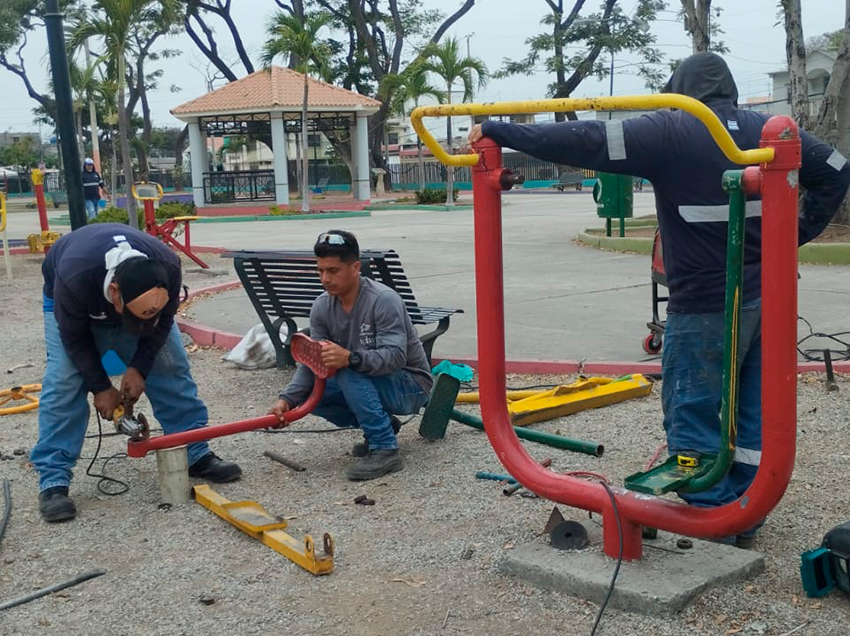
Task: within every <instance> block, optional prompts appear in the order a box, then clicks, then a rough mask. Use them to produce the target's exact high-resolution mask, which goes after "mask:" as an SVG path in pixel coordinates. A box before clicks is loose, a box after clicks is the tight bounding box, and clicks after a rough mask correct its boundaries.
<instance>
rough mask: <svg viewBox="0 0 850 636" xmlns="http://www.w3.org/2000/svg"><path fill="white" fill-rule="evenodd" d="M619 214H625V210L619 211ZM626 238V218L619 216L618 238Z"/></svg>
mask: <svg viewBox="0 0 850 636" xmlns="http://www.w3.org/2000/svg"><path fill="white" fill-rule="evenodd" d="M620 214H625V210H621V211H620ZM625 236H626V217H625V216H620V238H624V237H625Z"/></svg>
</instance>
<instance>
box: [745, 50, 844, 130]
mask: <svg viewBox="0 0 850 636" xmlns="http://www.w3.org/2000/svg"><path fill="white" fill-rule="evenodd" d="M837 57H838V55H837V53H836V51H822V50H817V51H811V52H809V54H808V55H806V75H807V76H808V80H809V114H810V115H812V116H816V115H817V114H818V112H819V111H820V107H821V104H822V103H823V95H824V93H825V92H826V87H827V86H828V85H829V78H830V76H831V75H832V69H833V68H834V67H835V60H836V58H837ZM768 76H769V77H770V83H771V86H772V91H773V94H772V95H768V96H765V97H751V98H749V99H747V100H746V102H745V103H744V104H742V105H741V107H742V108H750V109H752V110H755V111H758V112H760V113H765V114H767V115H790V114H791V75H790V73H788V69H787V67H786V68H784V69H782V70H781V71H774V72H772V73H768Z"/></svg>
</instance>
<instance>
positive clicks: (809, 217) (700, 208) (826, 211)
mask: <svg viewBox="0 0 850 636" xmlns="http://www.w3.org/2000/svg"><path fill="white" fill-rule="evenodd" d="M664 92H667V93H682V94H685V95H689V96H690V97H693V98H695V99H698V100H699V101H701V102H703V103H704V104H706V105H707V106H708V107H709V108H710V109H711V110H712V111H714V113H715V114H716V115H717V117H718V118H719V119H720V121H721V122H723V124H724V125H725V127H726V129H727V130H728V131H729V134H730V135H731V136H732V139H734V140H735V143H736V144H737V145H738V147H739V148H742V149H750V148H758V146H759V138H760V136H761V131H762V128H763V126H764V124H765V123H766V121H767V120H768V118H769V116H768V115H764V114H761V113H756V112H752V111H749V110H739V109H738V106H737V101H738V90H737V88H736V86H735V81H734V80H733V78H732V74H731V73H730V72H729V68H728V67H727V66H726V63H725V62H724V61H723V59H722V58H720V57H718V56H717V55H715V54H713V53H698V54H696V55H693V56H691V57H689V58H688V59H686V60H685V61H684V62H682V64H681V66H679V68H678V69H677V70H676V72H675V73H674V74H673V76H672V77H671V78H670V81H669V82H668V83H667V86H666V87H665V88H664ZM800 135H801V137H802V146H803V156H802V167H801V169H800V174H799V176H800V185H801V186H802V190H803V192H804V194H803V197H802V203H801V208H800V214H799V219H800V221H799V236H800V244H801V245H802V244H803V243H806V242H808V241H810V240H812V239H813V238H815V237H816V236H817V235H818V234H820V233H821V232H822V231H823V229H824V228H825V227H826V226H827V224H828V223H829V221H830V219H831V218H832V217H833V215H834V214H835V212H836V211H837V209H838V208H839V206H840V204H841V202H842V200H843V199H844V197H845V195H846V193H847V188H848V184H850V166H848V164H847V160H846V159H845V158H844V157H843V156H842V155H841V154H840V153H839V152H838V151H837V150H834V149H833V148H831V147H829V146H828V145H826V144H824V143H822V142H821V141H819V140H818V139H816V138H814V137H812V136H811V135H809V134H807V133H806V132H803V131H801V133H800ZM482 136H483V137H489V138H490V139H492V140H494V141H495V142H496V143H498V144H500V145H502V146H507V147H508V148H514V149H516V150H520V151H522V152H526V153H528V154H530V155H533V156H535V157H539V158H540V159H544V160H547V161H552V162H555V163H559V164H566V165H573V166H580V167H582V168H590V169H596V170H604V171H606V172H614V173H622V174H630V175H635V176H638V177H643V178H646V179H648V180H649V181H651V182H652V184H653V187H654V190H655V202H656V209H657V211H658V224H659V227H660V229H661V240H662V243H663V248H664V251H663V253H664V266H665V268H666V270H667V282H668V284H669V291H670V300H669V302H668V305H667V328H666V331H665V340H664V354H663V360H662V366H663V377H664V383H663V388H662V405H663V409H664V427H665V429H666V431H667V444H668V447H669V449H670V453H671V454H678V453H682V452H696V453H716V452H717V451H718V448H719V445H720V443H719V440H720V416H719V413H720V399H721V388H722V373H723V306H724V286H725V273H726V265H725V262H726V231H727V221H728V215H729V212H728V210H729V198H728V195H726V194H725V193H724V192H723V188H722V187H721V176H722V174H723V171H724V170H730V169H735V168H740V167H741V166H737V165H735V164H733V163H732V162H731V161H729V160H728V159H727V158H726V157H725V156H724V155H723V153H722V152H721V151H720V149H719V148H718V147H717V144H716V143H715V142H714V140H713V139H712V138H711V136H710V135H709V133H708V130H707V129H706V128H705V126H704V125H703V124H702V123H701V122H700V121H699V120H697V119H696V118H695V117H693V116H692V115H690V114H688V113H685V112H682V111H659V112H655V113H652V114H649V115H645V116H643V117H635V118H632V119H626V120H625V121H621V120H608V121H586V122H566V123H558V124H547V125H540V126H518V125H514V124H509V123H501V122H497V121H487V122H484V124H483V125H478V126H475V127H474V128H473V129H472V131H471V132H470V135H469V139H470V142H475V141H478V140H479V139H480V138H481V137H482ZM751 199H753V200H750V201H748V202H747V221H746V248H745V249H746V252H745V269H744V305H743V311H742V320H741V324H740V327H739V334H738V355H739V361H738V364H739V367H740V374H739V378H740V380H739V381H740V386H739V396H740V397H739V404H738V448H737V451H736V454H735V461H734V463H733V464H732V467H731V468H730V469H729V472H728V474H727V476H726V477H725V478H724V479H723V480H722V481H721V482H720V483H718V484H717V485H716V486H714V487H713V488H711V489H710V490H707V491H705V492H700V493H692V494H682V495H681V497H682V498H683V499H684V500H685V501H687V502H689V503H691V504H694V505H697V506H719V505H722V504H726V503H729V502H732V501H734V500H736V499H737V498H738V497H740V496H741V495H742V494H743V493H744V491H745V490H746V489H747V487H748V486H749V485H750V483H751V482H752V480H753V478H754V477H755V473H756V470H757V468H758V465H759V460H760V457H761V307H760V298H761V252H760V249H761V201H759V200H755V199H754V198H752V197H751ZM768 319H769V317H768ZM756 530H757V528H752V529H750V530H748V531H746V532H744V533H742V534H741V535H739V536H737V537H727V538H725V539H724V542H726V543H734V544H736V545H737V546H738V547H749V546H750V545H752V542H753V538H754V536H755V532H756Z"/></svg>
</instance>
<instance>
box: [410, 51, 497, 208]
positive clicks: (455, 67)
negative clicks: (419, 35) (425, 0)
mask: <svg viewBox="0 0 850 636" xmlns="http://www.w3.org/2000/svg"><path fill="white" fill-rule="evenodd" d="M420 67H421V70H422V72H424V73H433V74H434V75H437V76H438V77H439V78H440V79H442V80H443V81H444V82H445V84H446V98H447V100H446V101H447V103H449V104H451V103H452V86H453V85H454V84H455V83H457V82H460V83H461V84H462V85H463V98H462V101H464V102H468V101H470V100H471V99H472V96H473V95H474V93H475V89H476V82H473V76H476V77H477V80H478V81H477V88H483V87H484V86H485V85H486V84H487V80H488V79H489V77H490V74H489V72H488V71H487V66H486V65H485V64H484V62H482V61H481V60H480V59H478V58H477V57H469V56H465V57H462V56H461V53H460V46H459V45H458V41H457V39H455V38H451V39H448V40H446V41H445V42H443V43H442V44H429V45H428V46H427V47H425V49H424V50H423V51H422V62H421V65H420ZM446 145H447V146H448V148H447V149H448V152H449V154H452V152H453V148H452V118H451V117H448V118H447V121H446ZM446 175H447V183H446V205H454V197H453V196H452V194H453V190H454V169H453V168H452V167H451V166H447V170H446Z"/></svg>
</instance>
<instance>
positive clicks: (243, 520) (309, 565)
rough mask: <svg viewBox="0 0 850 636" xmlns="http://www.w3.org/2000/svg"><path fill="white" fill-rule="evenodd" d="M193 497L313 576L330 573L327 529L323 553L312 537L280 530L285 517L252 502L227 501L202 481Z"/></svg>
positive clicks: (330, 540)
mask: <svg viewBox="0 0 850 636" xmlns="http://www.w3.org/2000/svg"><path fill="white" fill-rule="evenodd" d="M193 490H194V493H195V500H196V501H197V502H198V503H199V504H201V505H202V506H203V507H204V508H207V509H208V510H211V511H212V512H214V513H215V514H217V515H218V516H219V517H221V518H222V519H224V520H225V521H227V522H228V523H230V524H232V525H234V526H236V527H237V528H239V529H240V530H241V531H242V532H244V533H245V534H247V535H249V536H251V537H253V538H254V539H256V540H257V541H259V542H260V543H262V544H264V545H266V546H268V547H270V548H271V549H272V550H274V551H275V552H279V553H280V554H282V555H283V556H285V557H286V558H287V559H289V560H290V561H292V562H293V563H295V564H296V565H300V566H301V567H302V568H304V569H305V570H307V571H308V572H310V573H312V574H315V575H322V574H330V573H331V572H333V567H334V561H333V555H334V541H333V537H331V535H330V534H328V533H327V532H326V533H325V534H324V536H323V537H322V547H323V550H324V555H318V554H316V547H315V544H314V543H313V537H311V536H310V535H309V534H308V535H305V536H304V539H303V540H300V541H299V540H298V539H296V538H295V537H293V536H291V535H289V534H287V533H286V532H284V531H283V529H284V528H286V527H287V525H288V524H287V523H286V520H285V519H283V518H281V517H276V516H273V515H272V514H270V513H269V512H268V511H267V510H266V509H265V508H263V507H262V506H261V505H260V504H258V503H257V502H255V501H230V500H228V499H226V498H225V497H222V496H221V495H219V494H218V493H217V492H215V491H214V490H213V489H212V488H210V487H209V486H207V485H205V484H202V485H199V486H195V487H194V489H193Z"/></svg>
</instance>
